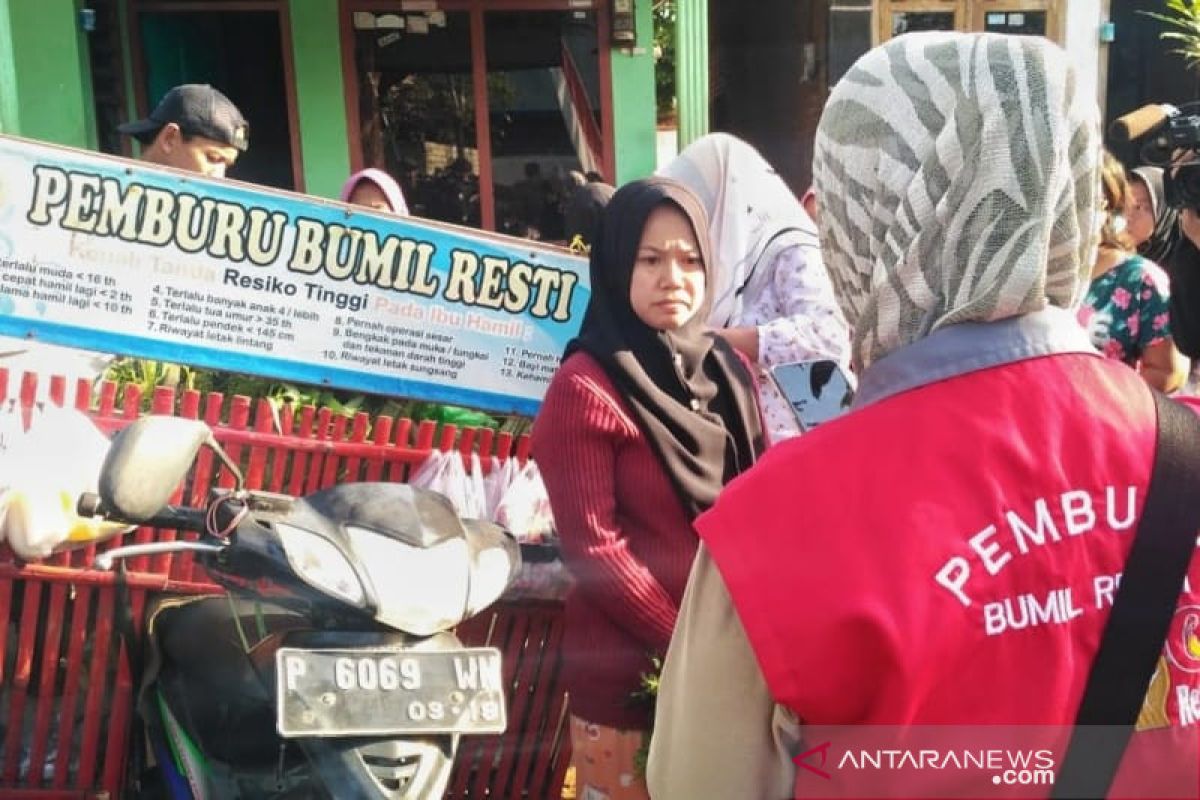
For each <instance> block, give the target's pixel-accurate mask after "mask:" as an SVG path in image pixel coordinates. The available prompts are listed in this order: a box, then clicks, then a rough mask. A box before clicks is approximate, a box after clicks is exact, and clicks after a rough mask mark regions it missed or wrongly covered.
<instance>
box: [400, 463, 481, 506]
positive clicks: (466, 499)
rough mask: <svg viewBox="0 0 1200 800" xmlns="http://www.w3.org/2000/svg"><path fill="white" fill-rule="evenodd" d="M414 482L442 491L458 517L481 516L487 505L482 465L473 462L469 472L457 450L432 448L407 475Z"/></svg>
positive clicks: (410, 481)
mask: <svg viewBox="0 0 1200 800" xmlns="http://www.w3.org/2000/svg"><path fill="white" fill-rule="evenodd" d="M408 482H409V483H410V484H412V485H413V486H416V487H419V488H422V489H430V490H432V491H435V492H439V493H441V494H444V495H445V496H446V497H447V499H449V500H450V504H451V505H452V506H454V511H455V513H456V514H458V515H459V516H460V517H466V518H469V519H480V518H482V517H483V515H484V510H485V508H486V497H485V492H484V488H483V472H482V469H476V467H475V465H474V464H472V469H471V474H468V473H467V470H466V469H465V468H464V467H463V460H462V454H461V453H459V452H458V451H457V450H454V451H451V452H448V453H447V452H443V451H441V450H433V451H431V452H430V453H429V457H428V458H426V459H425V462H424V463H423V464H421V466H420V468H418V469H417V471H416V472H415V473H414V474H413V475H412V477H411V478H409V481H408Z"/></svg>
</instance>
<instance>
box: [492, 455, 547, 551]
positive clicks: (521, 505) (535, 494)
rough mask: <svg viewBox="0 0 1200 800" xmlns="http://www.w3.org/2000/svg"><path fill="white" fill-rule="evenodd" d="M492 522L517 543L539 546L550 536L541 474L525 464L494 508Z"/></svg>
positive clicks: (528, 463)
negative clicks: (539, 543) (524, 542)
mask: <svg viewBox="0 0 1200 800" xmlns="http://www.w3.org/2000/svg"><path fill="white" fill-rule="evenodd" d="M495 522H496V524H498V525H502V526H504V527H505V528H507V529H508V530H509V531H510V532H511V533H512V535H513V536H515V537H517V539H518V540H519V541H527V542H541V541H546V540H547V539H550V538H552V537H553V536H554V515H553V514H552V513H551V511H550V498H549V496H548V495H547V494H546V486H545V485H544V484H543V483H542V476H541V473H540V472H538V468H537V465H536V464H534V463H533V462H532V461H529V462H526V464H525V466H524V467H522V468H521V470H520V472H518V473H517V476H516V477H515V478H514V479H513V481H512V483H511V484H510V486H509V488H508V491H506V492H505V493H504V496H503V497H502V498H501V500H500V503H499V505H498V506H497V508H496V515H495Z"/></svg>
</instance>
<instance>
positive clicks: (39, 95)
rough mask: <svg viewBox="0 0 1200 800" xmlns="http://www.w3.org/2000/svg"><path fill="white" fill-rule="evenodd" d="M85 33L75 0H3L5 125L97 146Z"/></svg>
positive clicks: (0, 101)
mask: <svg viewBox="0 0 1200 800" xmlns="http://www.w3.org/2000/svg"><path fill="white" fill-rule="evenodd" d="M85 36H86V34H85V33H84V32H83V31H82V30H80V28H79V22H78V17H77V11H76V3H75V0H36V1H35V2H30V1H29V0H0V128H2V129H3V130H4V131H5V132H6V133H15V134H18V135H21V136H26V137H29V138H31V139H42V140H45V141H49V142H56V143H58V144H65V145H71V146H73V147H87V148H94V147H95V146H96V125H95V119H94V116H95V112H94V110H93V103H92V89H91V82H90V75H91V70H90V68H89V66H88V57H87V40H86V38H85Z"/></svg>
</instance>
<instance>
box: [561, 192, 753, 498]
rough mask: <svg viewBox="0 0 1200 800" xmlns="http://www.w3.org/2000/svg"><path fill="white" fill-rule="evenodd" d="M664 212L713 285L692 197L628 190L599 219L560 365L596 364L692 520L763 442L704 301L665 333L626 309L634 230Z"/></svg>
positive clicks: (636, 240)
mask: <svg viewBox="0 0 1200 800" xmlns="http://www.w3.org/2000/svg"><path fill="white" fill-rule="evenodd" d="M663 203H671V204H673V205H675V206H676V207H678V208H679V209H680V210H681V211H682V212H683V213H684V215H685V216H686V217H687V218H688V220H689V221H690V222H691V224H692V230H693V231H694V233H695V235H696V243H697V245H698V246H699V249H700V255H701V257H702V258H703V260H704V269H705V274H706V276H707V277H709V281H708V283H710V284H711V275H712V269H713V267H714V265H713V263H712V259H711V255H710V252H709V246H708V242H709V236H708V220H707V219H706V217H705V214H704V209H703V206H701V205H700V201H699V200H697V199H696V197H695V195H693V194H692V193H691V191H690V190H688V189H687V187H685V186H684V185H683V184H681V183H678V182H677V181H673V180H670V179H669V178H660V177H655V178H649V179H646V180H640V181H634V182H632V183H629V184H626V185H625V186H622V187H621V188H620V189H619V190H618V191H617V193H616V194H614V195H613V197H612V199H611V200H610V201H609V203H608V206H607V207H606V208H605V209H604V213H603V215H602V216H601V219H600V225H599V227H598V229H597V232H596V241H595V242H594V243H592V250H591V279H592V296H591V300H590V301H589V303H588V308H587V314H586V315H585V316H584V318H583V326H582V328H581V329H580V331H579V336H577V337H576V338H575V339H573V340H572V341H571V342H570V343H569V344H568V345H567V352H566V355H567V356H569V355H570V354H571V353H573V352H575V351H576V350H583V351H584V352H586V353H588V354H589V355H591V356H592V357H593V358H595V359H596V360H597V361H598V362H600V365H601V366H602V367H603V369H604V371H605V373H606V374H607V375H608V377H609V378H610V379H611V380H612V382H613V383H614V384H615V385H616V387H617V390H618V391H619V392H620V393H621V394H622V395H623V396H624V398H625V400H626V402H627V403H628V404H629V406H630V407H631V408H632V409H633V413H634V416H635V417H636V419H637V422H638V425H639V427H640V428H641V430H642V433H643V434H644V435H645V436H646V438H647V440H648V441H649V442H650V446H651V448H652V449H653V450H654V451H655V452H656V453H657V455H658V457H659V459H660V460H661V461H662V464H663V466H664V468H665V469H666V472H667V475H668V476H669V477H670V479H671V482H672V483H673V484H674V486H675V489H676V491H677V492H678V494H679V497H680V500H681V501H682V502H683V506H684V509H685V510H686V511H687V513H688V516H689V517H691V518H694V517H696V516H697V515H698V514H700V513H701V512H702V511H704V510H705V509H707V508H708V507H709V506H711V505H712V504H713V502H714V501H715V500H716V499H717V495H718V494H719V493H720V491H721V487H723V486H724V485H725V483H726V482H728V481H729V480H730V479H731V478H733V477H734V476H735V475H737V474H738V473H740V472H742V471H743V470H745V469H747V468H748V467H750V465H751V464H753V463H754V460H755V459H756V458H757V457H758V455H759V453H761V452H762V449H763V446H764V440H763V432H762V423H761V420H760V418H759V414H758V406H757V404H756V402H755V391H754V382H753V378H752V377H751V375H750V374H749V372H748V371H747V370H746V368H745V366H744V365H743V364H742V362H741V361H740V360H739V359H738V356H737V355H736V354H735V353H734V352H733V350H732V348H730V346H729V345H728V344H726V343H725V342H724V341H723V340H721V339H720V338H718V337H716V336H714V335H712V334H711V333H709V332H708V330H707V328H706V326H705V320H706V319H707V318H708V309H709V305H710V302H711V299H710V297H709V296H708V293H707V292H706V293H705V299H704V303H703V305H702V306H701V308H700V309H699V310H698V311H697V312H696V314H695V315H694V316H693V317H692V318H691V319H690V320H689V321H688V322H687V324H685V325H684V326H682V327H681V328H679V329H677V330H674V331H669V332H668V331H658V330H655V329H653V328H651V327H650V326H648V325H646V324H645V323H644V322H642V321H641V319H640V318H639V317H638V316H637V314H636V313H634V310H633V307H632V306H631V305H630V302H629V286H630V282H631V279H632V276H633V267H634V263H635V260H636V256H637V251H638V245H639V244H640V242H641V238H642V229H643V228H644V227H645V225H646V219H647V218H648V217H649V216H650V212H651V211H653V210H654V209H655V208H656V207H658V206H659V205H661V204H663ZM564 357H565V356H564Z"/></svg>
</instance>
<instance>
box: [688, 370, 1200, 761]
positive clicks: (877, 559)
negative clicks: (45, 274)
mask: <svg viewBox="0 0 1200 800" xmlns="http://www.w3.org/2000/svg"><path fill="white" fill-rule="evenodd" d="M1155 433H1156V418H1155V411H1154V405H1153V400H1152V397H1151V395H1150V393H1149V391H1148V390H1147V389H1146V387H1145V386H1144V384H1143V383H1142V381H1141V379H1140V378H1139V377H1138V376H1137V374H1136V373H1135V372H1134V371H1132V370H1130V369H1129V368H1127V367H1125V366H1123V365H1121V364H1118V363H1116V362H1112V361H1106V360H1104V359H1102V358H1100V357H1098V356H1091V355H1083V354H1069V355H1057V356H1047V357H1041V358H1035V359H1030V360H1026V361H1021V362H1017V363H1013V364H1007V365H1002V366H998V367H992V368H988V369H985V370H981V371H978V372H973V373H969V374H966V375H962V376H958V377H955V378H951V379H948V380H943V381H939V382H936V383H933V384H930V385H926V386H923V387H920V388H917V389H913V390H910V391H907V392H902V393H900V394H897V395H894V396H892V397H889V398H886V399H883V400H880V401H878V402H876V403H874V404H871V405H868V406H866V407H864V408H862V409H860V410H856V411H855V412H853V413H852V414H850V415H848V416H846V417H844V418H842V419H839V420H836V421H833V422H830V423H827V424H825V425H823V426H821V427H820V428H818V429H816V430H814V431H812V432H811V433H808V434H805V435H804V436H802V437H800V438H798V439H795V440H791V441H788V442H784V443H782V444H780V445H778V446H776V447H774V448H773V449H771V450H770V451H768V453H767V454H766V456H765V457H764V458H763V459H762V460H761V461H760V463H759V465H758V466H757V467H756V468H755V469H754V470H753V471H751V472H750V473H748V474H746V475H744V476H742V477H741V478H739V479H738V480H736V481H734V482H733V483H732V484H731V485H730V486H728V487H727V488H726V490H725V492H724V494H723V495H722V497H721V499H720V501H719V503H718V504H717V506H716V507H715V508H714V509H713V510H712V511H710V512H709V513H708V514H706V515H704V516H703V517H701V518H700V520H698V521H697V523H696V527H697V529H698V530H699V532H700V535H701V537H702V539H703V540H704V542H705V544H706V546H707V548H708V550H709V552H710V553H711V554H712V557H713V558H714V559H715V561H716V563H717V565H718V567H719V569H720V571H721V574H722V576H723V578H724V580H725V583H726V585H727V586H728V588H729V591H730V594H731V596H732V598H733V601H734V605H735V606H736V608H737V611H738V615H739V617H740V619H741V620H742V622H743V625H744V627H745V629H746V632H747V634H748V636H749V640H750V642H751V645H752V647H753V648H754V651H755V654H756V656H757V659H758V662H759V664H760V666H761V668H762V671H763V674H764V676H765V678H766V681H767V684H768V687H769V688H770V690H771V693H772V695H773V697H774V698H775V700H776V701H777V702H779V703H781V704H782V705H784V706H787V707H788V708H790V709H792V710H793V711H794V712H795V713H796V714H797V715H798V716H799V717H800V719H801V720H802V721H803V722H804V723H805V724H807V725H898V726H914V725H946V724H972V725H1046V726H1051V725H1061V726H1070V725H1071V723H1072V722H1073V720H1074V717H1075V713H1076V709H1077V706H1078V704H1079V700H1080V698H1081V696H1082V693H1083V688H1084V685H1085V682H1086V679H1087V674H1088V669H1089V667H1090V664H1091V662H1092V658H1093V656H1094V654H1095V651H1096V648H1097V646H1098V643H1099V637H1100V633H1101V629H1102V627H1103V624H1104V622H1105V620H1106V618H1107V615H1108V609H1109V608H1110V606H1111V602H1112V597H1113V594H1114V590H1115V588H1116V582H1117V580H1118V576H1119V574H1120V572H1121V569H1122V565H1123V563H1124V561H1125V557H1126V554H1127V552H1128V549H1129V545H1130V542H1131V539H1132V536H1133V534H1134V532H1135V531H1136V529H1137V524H1138V520H1139V517H1140V513H1141V508H1142V504H1143V502H1144V500H1145V497H1146V488H1147V484H1148V481H1149V477H1150V469H1151V465H1152V459H1153V454H1154V443H1155ZM1198 501H1200V498H1198ZM1189 581H1190V584H1191V587H1197V586H1200V583H1197V582H1198V581H1200V565H1198V564H1197V563H1196V562H1193V564H1192V567H1191V570H1190V574H1189ZM1191 587H1189V591H1187V592H1186V593H1185V594H1184V596H1183V597H1182V598H1181V600H1180V606H1179V611H1178V613H1177V615H1176V618H1175V620H1174V623H1173V624H1172V627H1171V634H1170V638H1169V641H1168V643H1167V646H1166V648H1165V650H1164V653H1163V659H1162V660H1161V662H1160V665H1159V671H1158V673H1157V674H1156V676H1155V680H1154V682H1152V687H1151V691H1150V692H1149V694H1148V698H1147V703H1146V707H1145V709H1144V710H1143V714H1142V719H1141V721H1140V724H1139V727H1140V728H1163V727H1166V726H1168V725H1170V726H1176V727H1187V726H1192V725H1194V724H1195V723H1196V722H1197V721H1200V680H1198V679H1200V598H1198V597H1197V595H1196V593H1195V592H1193V591H1191V590H1190V589H1191ZM1164 733H1166V732H1164ZM804 772H805V770H799V772H798V775H800V774H801V773H804ZM801 777H803V776H802V775H801Z"/></svg>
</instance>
